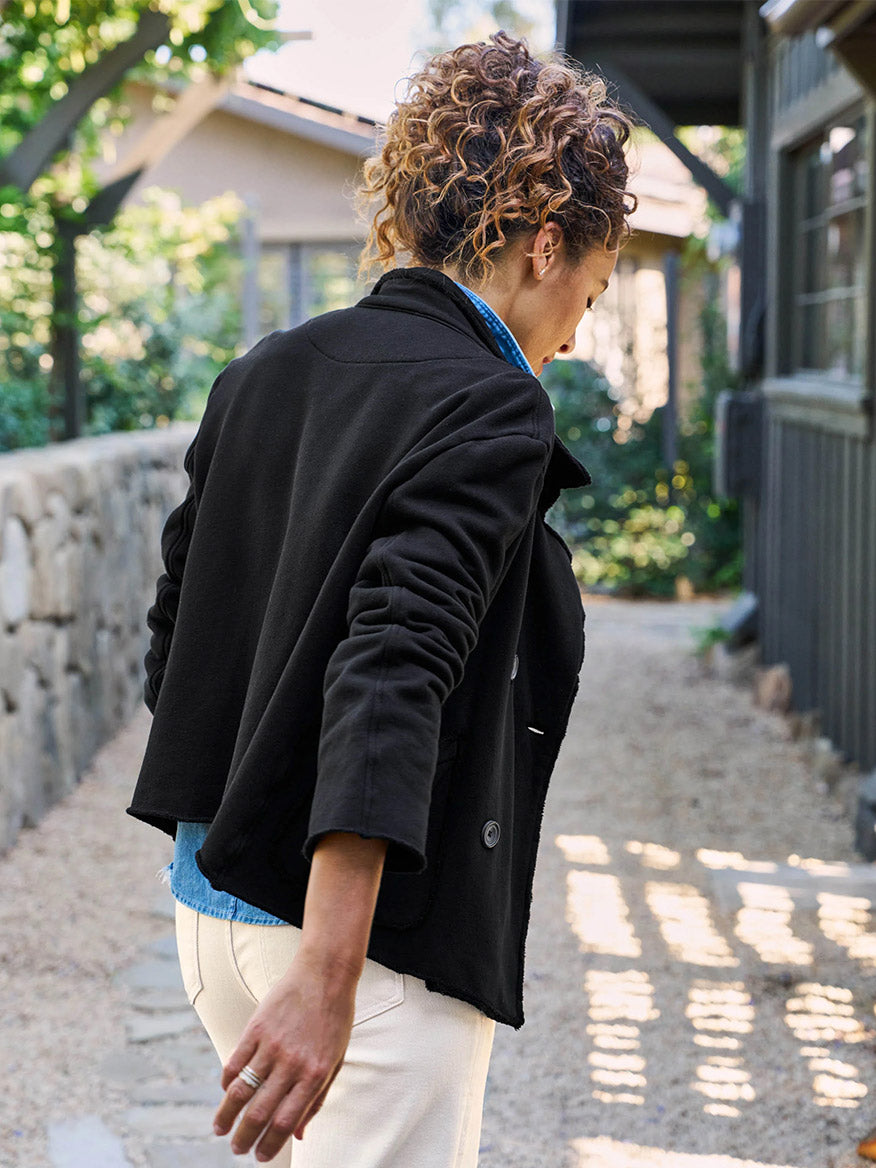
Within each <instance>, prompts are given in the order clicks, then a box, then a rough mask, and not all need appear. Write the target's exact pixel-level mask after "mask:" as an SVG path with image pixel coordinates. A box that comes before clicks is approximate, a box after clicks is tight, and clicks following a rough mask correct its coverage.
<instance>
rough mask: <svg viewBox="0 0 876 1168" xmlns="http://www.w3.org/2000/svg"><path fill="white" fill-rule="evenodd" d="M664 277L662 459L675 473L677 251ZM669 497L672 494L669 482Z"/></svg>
mask: <svg viewBox="0 0 876 1168" xmlns="http://www.w3.org/2000/svg"><path fill="white" fill-rule="evenodd" d="M663 279H664V281H665V285H666V364H667V367H668V379H667V380H668V385H667V395H666V405H665V406H664V407H663V463H664V465H665V466H666V468H667V469H668V470H669V471H670V472H671V473H670V479H671V477H672V474H673V473H674V472H675V461H676V459H677V458H678V441H677V429H678V417H677V415H678V253H677V252H675V251H667V252H665V253H664V256H663ZM669 497H670V498H672V488H671V486H670V492H669Z"/></svg>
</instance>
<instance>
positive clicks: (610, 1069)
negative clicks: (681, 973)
mask: <svg viewBox="0 0 876 1168" xmlns="http://www.w3.org/2000/svg"><path fill="white" fill-rule="evenodd" d="M584 985H585V988H586V990H587V995H588V999H589V1009H588V1014H589V1017H590V1022H589V1024H588V1026H587V1033H588V1034H589V1035H590V1037H591V1039H592V1041H593V1046H594V1047H596V1048H597V1049H595V1050H593V1051H591V1052H590V1054H589V1056H588V1062H589V1063H590V1079H591V1081H592V1082H593V1084H594V1090H593V1092H592V1094H593V1098H594V1099H597V1100H599V1102H601V1103H632V1104H637V1105H640V1104H642V1103H644V1102H645V1099H644V1096H643V1095H639V1094H637V1093H635V1092H634V1091H633V1090H632V1089H633V1088H637V1087H646V1086H647V1085H648V1082H647V1079H646V1077H645V1074H644V1071H645V1059H644V1058H643V1057H642V1056H641V1055H640V1054H639V1053H638V1051H639V1048H640V1044H639V1036H640V1034H641V1031H640V1028H639V1025H638V1023H643V1022H652V1021H654V1020H655V1019H656V1018H659V1017H660V1011H659V1010H658V1009H657V1008H656V1007H655V1005H654V988H653V986H652V985H651V983H650V981H649V980H648V975H647V974H646V973H643V972H642V971H641V970H638V969H626V970H622V971H621V972H620V973H613V972H611V971H609V970H604V969H590V970H588V971H587V975H586V977H585V980H584Z"/></svg>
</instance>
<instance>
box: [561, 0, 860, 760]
mask: <svg viewBox="0 0 876 1168" xmlns="http://www.w3.org/2000/svg"><path fill="white" fill-rule="evenodd" d="M558 37H559V40H560V42H561V44H562V45H563V46H564V47H565V49H566V51H567V52H568V53H570V54H571V55H572V56H574V57H576V58H577V59H579V60H580V61H581V62H582V63H583V64H584V65H586V66H587V67H589V68H595V69H598V70H599V71H600V72H601V73H603V75H605V76H606V77H607V78H608V79H609V80H611V81H613V82H614V84H615V86H616V96H618V97H619V98H620V99H621V100H623V101H625V102H626V103H627V104H629V105H631V106H632V107H633V108H634V109H635V110H636V112H637V113H638V114H639V115H640V116H641V117H642V118H643V119H644V120H645V121H646V122H647V123H648V124H649V125H650V126H651V128H652V129H653V130H655V132H656V133H657V134H658V135H659V136H660V137H661V138H662V139H663V140H664V141H665V142H666V143H667V145H669V146H670V148H671V149H673V150H674V152H675V153H676V154H677V155H678V156H679V157H680V158H681V159H682V161H684V162H685V164H686V165H687V166H688V167H689V168H690V170H691V173H692V174H693V176H694V177H695V178H696V179H697V181H698V182H700V183H702V184H703V185H704V186H705V188H706V189H707V190H708V192H709V194H710V196H711V197H712V198H713V199H714V200H715V202H716V203H717V205H718V206H719V207H721V208H722V209H723V210H724V212H725V213H726V214H728V216H729V215H735V216H736V217H738V218H739V220H740V221H741V236H740V243H739V258H740V268H741V306H740V336H739V353H740V367H741V370H742V372H743V374H744V380H745V388H744V390H743V391H741V393H739V395H738V398H737V400H735V401H733V402H731V408H730V410H729V411H728V412H727V414H726V415H725V417H726V424H725V428H724V440H725V441H724V451H723V453H724V460H723V472H722V480H723V482H724V484H725V488H726V492H727V493H728V494H733V495H737V496H739V497H740V498H741V499H742V501H743V512H744V539H745V586H746V588H747V590H748V591H749V592H750V593H751V594H752V595H753V596H754V597H755V598H756V602H757V608H756V619H757V636H758V640H759V643H760V650H761V659H762V661H763V662H764V663H765V664H771V663H777V662H787V664H788V666H789V667H790V672H791V677H792V685H793V696H792V704H793V706H794V708H796V709H797V710H801V711H803V710H818V711H820V717H821V726H822V733H824V734H825V735H827V736H828V737H829V738H830V739H831V740H832V741H833V742H834V744H835V745H836V746H837V747H838V748H840V749H841V750H842V751H843V752H844V753H845V755H846V757H847V758H848V759H851V760H856V761H857V762H858V763H859V765H860V766H861V768H862V769H863V770H869V769H871V768H876V587H874V580H876V441H874V427H873V397H874V385H876V311H874V303H876V301H874V271H876V230H874V186H873V184H874V178H873V174H874V137H876V134H874V118H876V0H769V2H768V3H765V4H764V3H759V2H758V0H708V2H701V0H685V2H679V0H625V2H624V3H623V4H619V3H614V2H612V0H560V3H559V4H558ZM698 124H723V125H742V126H744V127H745V128H746V130H747V135H748V154H747V162H746V178H745V191H744V195H743V197H742V199H741V200H738V201H736V205H735V206H734V200H733V198H732V194H731V192H730V191H728V190H727V189H726V186H725V185H724V183H723V181H722V179H721V177H720V176H719V175H717V174H715V173H713V172H712V171H711V170H710V169H709V168H708V167H707V166H706V165H705V164H704V163H703V162H702V160H700V159H698V158H695V157H693V156H692V155H691V154H690V153H689V152H688V151H687V150H685V148H684V146H683V145H682V144H681V143H680V142H679V141H678V139H677V138H676V137H675V128H676V126H680V125H698Z"/></svg>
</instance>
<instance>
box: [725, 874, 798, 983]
mask: <svg viewBox="0 0 876 1168" xmlns="http://www.w3.org/2000/svg"><path fill="white" fill-rule="evenodd" d="M737 887H738V890H739V895H740V897H741V898H742V908H741V909H740V910H739V912H738V913H737V914H736V929H735V931H736V936H737V937H738V938H739V940H740V941H742V942H744V944H746V945H750V946H751V947H752V949H754V950H755V952H756V953H757V955H758V956H759V957H760V959H761V961H765V962H767V963H768V964H779V965H811V964H812V958H813V953H812V946H811V945H810V944H809V943H808V941H804V940H803V939H802V938H800V937H797V936H795V935H794V933H793V932H792V930H791V916H792V914H793V912H794V901H793V898H792V897H791V894H790V893H789V892H788V890H787V888H782V887H780V886H779V885H775V884H748V883H745V882H742V883H740V884H739V885H738V886H737Z"/></svg>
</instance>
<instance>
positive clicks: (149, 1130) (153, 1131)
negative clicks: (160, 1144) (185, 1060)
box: [121, 1103, 217, 1142]
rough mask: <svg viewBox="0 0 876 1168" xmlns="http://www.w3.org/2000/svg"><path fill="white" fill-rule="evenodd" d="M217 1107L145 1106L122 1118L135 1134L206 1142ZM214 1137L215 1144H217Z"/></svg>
mask: <svg viewBox="0 0 876 1168" xmlns="http://www.w3.org/2000/svg"><path fill="white" fill-rule="evenodd" d="M215 1110H216V1109H215V1108H214V1107H205V1106H201V1105H198V1104H194V1103H181V1104H178V1105H177V1104H167V1105H165V1104H155V1105H152V1104H148V1103H146V1104H141V1105H139V1106H137V1107H129V1108H128V1109H127V1110H126V1111H125V1112H123V1114H122V1116H121V1118H122V1121H123V1122H124V1124H125V1125H126V1126H127V1127H129V1128H132V1129H133V1130H134V1131H137V1132H142V1133H144V1134H146V1135H148V1136H149V1137H150V1139H166V1138H167V1137H168V1136H173V1137H180V1136H183V1137H185V1138H188V1139H193V1140H200V1139H203V1137H204V1133H205V1132H210V1131H211V1129H212V1127H213V1116H214V1114H215ZM216 1139H217V1138H216V1137H215V1136H213V1137H212V1140H211V1142H215V1141H216Z"/></svg>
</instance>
